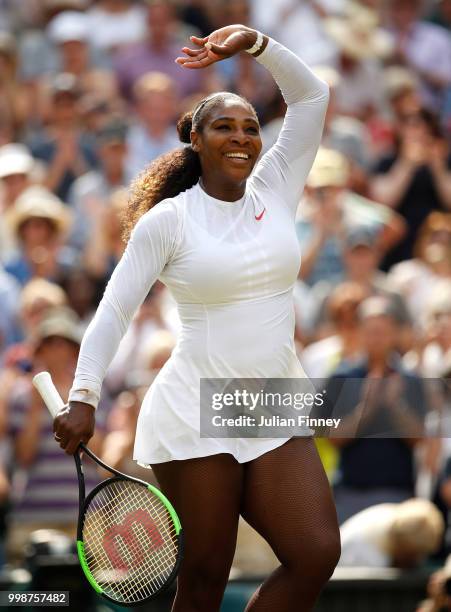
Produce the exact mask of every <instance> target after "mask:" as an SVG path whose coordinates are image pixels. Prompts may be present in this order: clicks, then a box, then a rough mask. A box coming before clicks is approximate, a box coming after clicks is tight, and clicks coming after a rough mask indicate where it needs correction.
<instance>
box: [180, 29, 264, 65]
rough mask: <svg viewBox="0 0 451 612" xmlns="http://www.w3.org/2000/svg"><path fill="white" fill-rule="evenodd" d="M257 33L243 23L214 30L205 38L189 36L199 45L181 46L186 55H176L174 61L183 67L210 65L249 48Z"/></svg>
mask: <svg viewBox="0 0 451 612" xmlns="http://www.w3.org/2000/svg"><path fill="white" fill-rule="evenodd" d="M256 37H257V33H256V31H255V30H252V29H251V28H247V27H246V26H244V25H230V26H226V27H224V28H219V30H215V31H214V32H212V33H211V34H209V35H208V36H206V37H205V38H199V37H197V36H190V39H191V41H192V42H193V43H194V44H195V45H197V47H199V48H198V49H190V48H189V47H183V48H182V51H183V53H185V55H186V57H178V58H177V59H176V60H175V61H176V62H177V64H180V66H183V68H190V69H198V68H205V67H206V66H210V65H211V64H214V63H215V62H219V61H221V60H223V59H227V58H228V57H232V55H236V54H237V53H239V52H240V51H245V50H246V49H250V48H251V47H252V46H253V44H254V43H255V40H256Z"/></svg>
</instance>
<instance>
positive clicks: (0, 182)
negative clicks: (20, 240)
mask: <svg viewBox="0 0 451 612" xmlns="http://www.w3.org/2000/svg"><path fill="white" fill-rule="evenodd" d="M35 170H36V164H35V160H34V159H33V157H32V155H31V153H30V151H29V150H28V149H27V147H25V146H24V145H23V144H18V143H10V144H6V145H3V146H2V147H0V259H1V260H3V261H5V260H6V259H8V258H9V257H11V255H12V254H13V253H14V251H15V249H16V246H17V245H16V240H15V237H14V235H13V233H12V232H11V230H10V228H9V227H8V225H7V224H6V223H4V216H5V214H6V212H7V211H8V210H9V209H10V208H11V207H12V206H13V204H14V202H15V201H16V199H17V198H18V197H19V196H20V194H21V193H22V192H23V191H25V189H27V187H29V186H30V185H31V183H32V182H33V180H34V176H33V174H34V172H35Z"/></svg>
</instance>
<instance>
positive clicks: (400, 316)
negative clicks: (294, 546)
mask: <svg viewBox="0 0 451 612" xmlns="http://www.w3.org/2000/svg"><path fill="white" fill-rule="evenodd" d="M378 263H379V253H378V251H377V244H376V236H375V235H374V233H373V232H371V231H370V230H368V229H366V228H355V229H352V230H350V231H349V232H348V233H347V235H346V237H345V240H344V245H343V264H344V275H343V281H344V282H350V283H356V284H358V285H360V286H361V287H362V289H363V290H364V292H365V293H366V295H367V296H370V295H381V296H384V297H386V298H387V299H388V300H389V302H390V307H391V310H392V312H393V314H394V315H395V316H396V319H397V322H398V324H399V326H400V330H399V333H400V339H401V338H402V340H403V342H401V343H400V345H399V346H398V349H399V350H400V351H401V352H402V354H404V353H405V352H406V351H407V350H408V349H409V348H410V345H411V343H412V337H411V333H410V330H411V317H410V314H409V311H408V309H407V305H406V303H405V301H404V299H403V298H402V296H401V295H400V294H399V293H397V292H395V291H394V290H393V289H392V287H391V286H390V283H389V281H388V278H387V275H386V274H384V273H383V272H381V271H380V270H378V268H377V265H378ZM328 301H329V297H328V296H326V298H325V300H324V302H323V303H322V304H321V306H320V308H319V312H318V316H317V318H316V320H315V321H314V327H315V328H316V329H317V330H318V331H319V333H321V330H322V328H323V327H324V325H327V316H326V310H327V303H328ZM401 346H402V350H401Z"/></svg>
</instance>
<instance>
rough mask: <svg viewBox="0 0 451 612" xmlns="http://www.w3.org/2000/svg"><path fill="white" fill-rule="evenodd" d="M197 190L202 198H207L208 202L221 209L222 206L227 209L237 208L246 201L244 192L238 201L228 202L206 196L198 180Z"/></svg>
mask: <svg viewBox="0 0 451 612" xmlns="http://www.w3.org/2000/svg"><path fill="white" fill-rule="evenodd" d="M197 188H198V189H199V191H200V193H201V194H202V196H203V197H205V198H207V199H208V200H209V201H211V202H213V203H214V204H217V205H218V206H221V207H222V206H224V207H229V208H230V207H235V206H239V205H240V204H242V203H243V202H244V200H245V199H246V192H244V194H243V195H242V196H241V198H239V199H238V200H232V201H230V200H219V199H218V198H214V197H213V196H211V195H210V194H208V193H207V192H206V191H205V189H204V188H203V187H202V184H201V182H200V180H199V182H198V183H197Z"/></svg>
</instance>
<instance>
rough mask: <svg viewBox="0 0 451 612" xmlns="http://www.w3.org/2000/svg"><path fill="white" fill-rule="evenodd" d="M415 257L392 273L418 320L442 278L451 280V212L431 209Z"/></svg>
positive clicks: (395, 266) (420, 232) (393, 268)
mask: <svg viewBox="0 0 451 612" xmlns="http://www.w3.org/2000/svg"><path fill="white" fill-rule="evenodd" d="M413 253H414V255H415V257H414V258H413V259H408V260H404V261H401V262H399V263H398V264H396V265H394V266H393V267H392V268H391V269H390V272H389V275H388V278H389V281H390V284H391V285H392V287H393V288H394V289H395V290H396V291H398V292H399V293H401V294H402V295H403V296H404V298H405V300H406V302H407V305H408V307H409V310H410V313H411V315H412V317H413V319H414V320H415V321H417V322H418V323H419V322H420V321H421V319H422V317H423V316H424V313H425V310H426V305H427V302H428V299H429V297H430V296H431V294H432V293H433V292H434V291H435V288H436V287H441V286H442V285H443V281H445V282H446V281H447V282H448V283H449V282H451V214H450V213H441V212H432V213H430V214H429V216H428V217H427V218H426V220H425V221H424V223H423V225H422V226H421V228H420V230H419V232H418V237H417V240H416V242H415V246H414V249H413Z"/></svg>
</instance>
